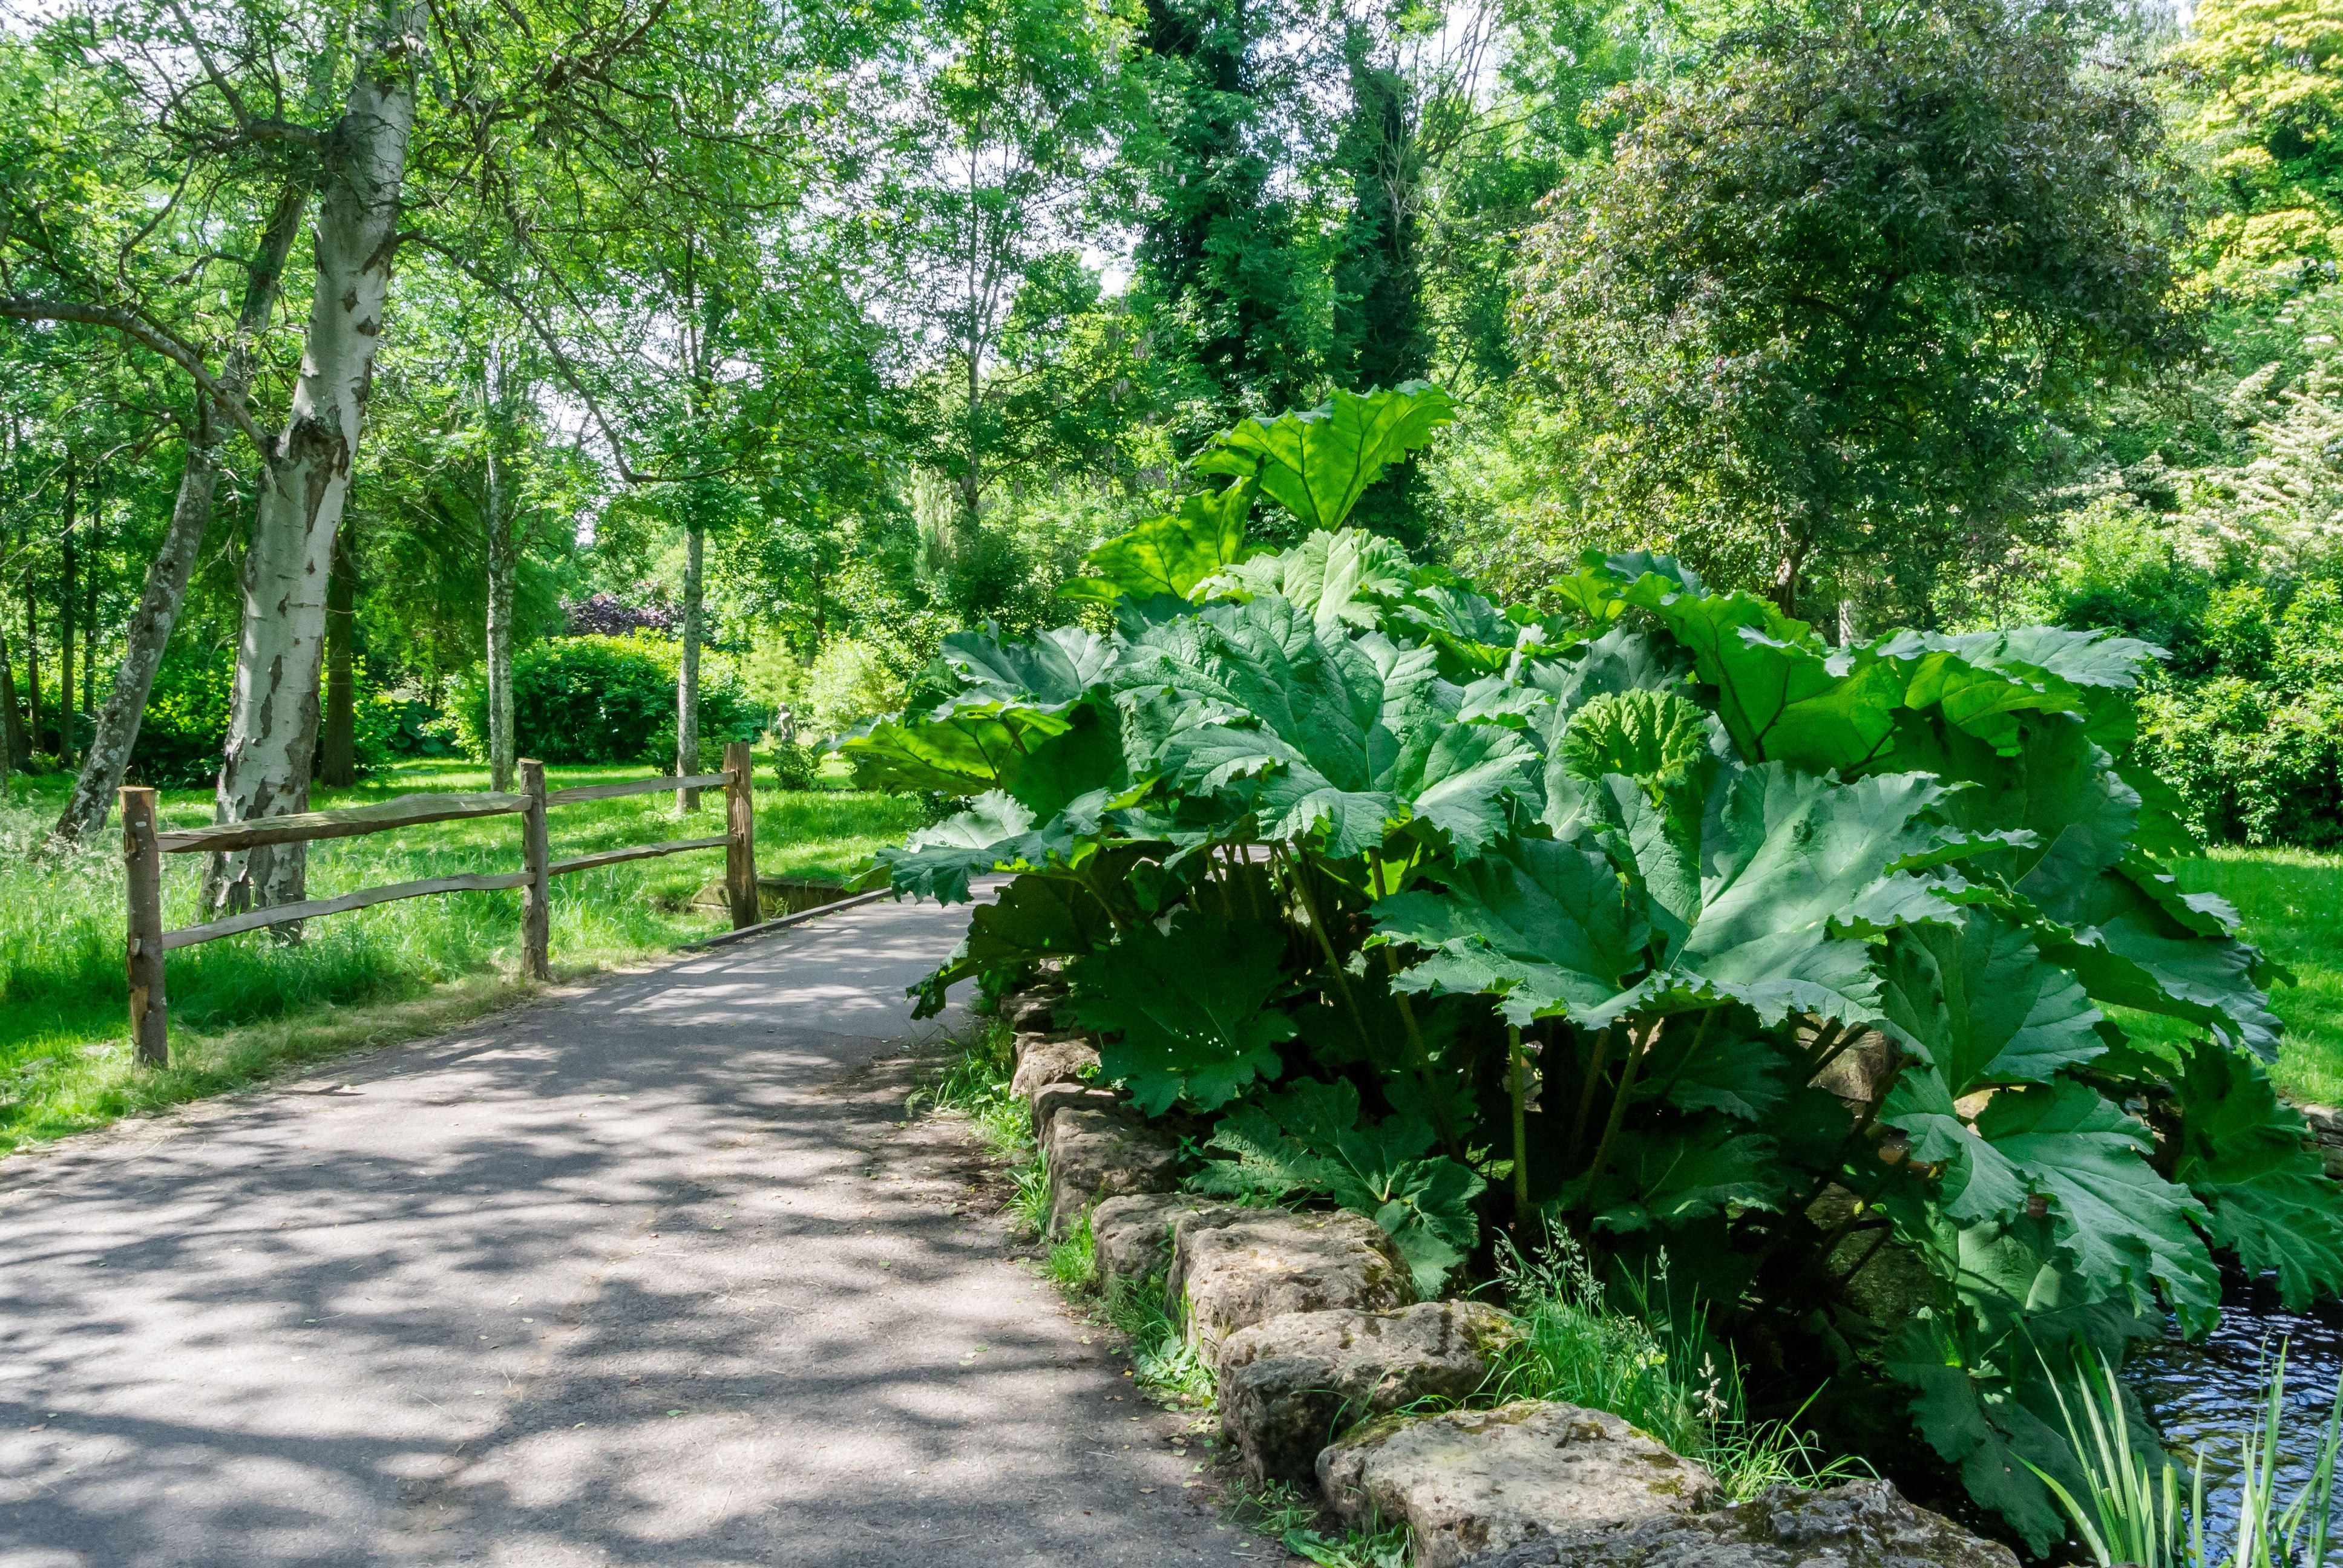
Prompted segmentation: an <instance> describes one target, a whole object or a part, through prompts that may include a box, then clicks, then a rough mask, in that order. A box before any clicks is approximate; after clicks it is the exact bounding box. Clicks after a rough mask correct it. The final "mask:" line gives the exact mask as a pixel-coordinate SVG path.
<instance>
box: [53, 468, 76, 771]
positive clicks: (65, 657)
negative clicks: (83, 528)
mask: <svg viewBox="0 0 2343 1568" xmlns="http://www.w3.org/2000/svg"><path fill="white" fill-rule="evenodd" d="M80 477H81V475H80V471H79V470H78V469H77V468H76V467H75V464H74V459H73V454H72V453H70V452H68V453H66V454H65V528H64V529H63V531H62V532H61V533H60V534H59V535H58V537H57V554H58V556H59V558H60V560H59V566H58V572H57V705H56V706H57V760H58V761H60V762H63V763H65V764H66V765H67V766H68V767H70V766H71V765H72V763H73V749H74V609H75V604H74V598H75V595H76V594H78V593H79V592H80V590H81V583H80V580H79V577H78V568H79V567H80V565H81V561H80V555H81V551H80V549H79V548H78V546H79V543H80V541H79V540H77V539H75V538H74V534H75V530H76V528H78V526H79V524H80V522H81V518H80V516H79V512H78V508H79V505H80V501H81V489H80V485H79V480H80Z"/></svg>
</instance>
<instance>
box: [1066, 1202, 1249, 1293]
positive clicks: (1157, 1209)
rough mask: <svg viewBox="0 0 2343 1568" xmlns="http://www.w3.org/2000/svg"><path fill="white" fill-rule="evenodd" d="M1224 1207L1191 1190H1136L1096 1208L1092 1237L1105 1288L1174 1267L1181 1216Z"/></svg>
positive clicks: (1099, 1277) (1142, 1280) (1092, 1224)
mask: <svg viewBox="0 0 2343 1568" xmlns="http://www.w3.org/2000/svg"><path fill="white" fill-rule="evenodd" d="M1218 1207H1220V1205H1219V1204H1216V1203H1214V1202H1212V1201H1211V1200H1210V1199H1206V1198H1199V1197H1197V1196H1196V1195H1195V1194H1193V1193H1192V1192H1134V1193H1131V1194H1130V1195H1128V1196H1126V1197H1121V1198H1109V1199H1107V1200H1105V1201H1102V1202H1101V1203H1100V1204H1099V1206H1098V1207H1097V1208H1095V1209H1093V1210H1091V1242H1092V1243H1093V1247H1094V1251H1093V1254H1092V1256H1093V1259H1094V1266H1095V1269H1096V1271H1097V1274H1098V1282H1099V1286H1100V1288H1101V1289H1105V1288H1107V1287H1109V1286H1111V1285H1115V1284H1131V1285H1137V1284H1140V1283H1142V1282H1145V1281H1146V1280H1148V1279H1149V1278H1151V1277H1152V1276H1154V1275H1159V1274H1165V1273H1169V1272H1170V1271H1171V1268H1172V1222H1173V1221H1176V1220H1177V1219H1179V1217H1180V1216H1181V1215H1182V1214H1185V1213H1188V1212H1190V1211H1201V1210H1205V1209H1214V1208H1218Z"/></svg>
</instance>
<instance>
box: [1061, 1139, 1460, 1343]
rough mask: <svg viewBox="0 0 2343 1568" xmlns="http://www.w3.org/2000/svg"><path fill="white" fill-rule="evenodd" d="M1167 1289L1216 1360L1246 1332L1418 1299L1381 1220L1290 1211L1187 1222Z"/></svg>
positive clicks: (1208, 1215)
mask: <svg viewBox="0 0 2343 1568" xmlns="http://www.w3.org/2000/svg"><path fill="white" fill-rule="evenodd" d="M1062 1116H1063V1113H1062V1112H1061V1120H1062ZM1166 1289H1167V1292H1168V1294H1169V1295H1170V1297H1171V1299H1172V1301H1174V1302H1179V1303H1180V1306H1181V1313H1182V1318H1183V1319H1184V1321H1185V1322H1186V1323H1187V1327H1188V1338H1189V1339H1190V1340H1191V1341H1192V1342H1194V1343H1195V1344H1196V1345H1197V1346H1198V1347H1199V1348H1201V1349H1202V1350H1203V1351H1205V1352H1207V1353H1208V1354H1211V1353H1214V1352H1216V1351H1217V1347H1218V1346H1219V1344H1220V1342H1222V1340H1224V1339H1226V1338H1228V1337H1229V1335H1231V1334H1232V1333H1234V1332H1237V1331H1238V1330H1239V1329H1244V1328H1251V1327H1252V1325H1253V1324H1255V1323H1258V1322H1265V1321H1267V1320H1268V1319H1271V1318H1274V1317H1279V1316H1282V1314H1284V1313H1286V1312H1324V1311H1326V1310H1328V1309H1330V1308H1338V1307H1349V1308H1354V1309H1357V1310H1360V1311H1363V1312H1382V1311H1385V1310H1387V1309H1390V1308H1393V1307H1403V1306H1406V1305H1407V1304H1408V1303H1409V1302H1411V1301H1413V1300H1414V1299H1415V1289H1414V1286H1413V1283H1412V1282H1411V1281H1410V1277H1409V1274H1408V1271H1407V1268H1406V1266H1405V1265H1404V1264H1403V1263H1402V1262H1401V1261H1400V1257H1399V1252H1398V1251H1397V1250H1396V1249H1395V1248H1393V1246H1392V1242H1391V1238H1390V1237H1389V1236H1386V1235H1384V1234H1383V1227H1381V1226H1380V1225H1377V1224H1376V1223H1375V1222H1374V1221H1373V1220H1370V1219H1368V1218H1367V1217H1366V1216H1364V1215H1363V1214H1353V1213H1348V1212H1344V1213H1339V1214H1295V1213H1291V1212H1289V1211H1286V1210H1283V1209H1238V1208H1232V1207H1222V1208H1215V1209H1209V1210H1199V1211H1196V1212H1194V1213H1189V1214H1182V1215H1181V1216H1180V1218H1179V1221H1178V1222H1177V1223H1176V1224H1175V1225H1174V1226H1173V1227H1172V1272H1171V1277H1170V1279H1169V1280H1168V1282H1166Z"/></svg>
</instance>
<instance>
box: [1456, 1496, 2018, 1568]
mask: <svg viewBox="0 0 2343 1568" xmlns="http://www.w3.org/2000/svg"><path fill="white" fill-rule="evenodd" d="M1470 1568H2017V1558H2016V1553H2012V1552H2011V1551H2010V1550H2009V1548H2008V1547H2006V1546H2004V1545H2002V1544H2001V1543H1999V1542H1997V1541H1986V1540H1983V1539H1981V1538H1980V1537H1978V1536H1975V1535H1972V1534H1970V1533H1968V1532H1967V1531H1966V1530H1964V1529H1962V1528H1961V1527H1960V1526H1959V1525H1957V1524H1956V1523H1953V1522H1952V1521H1951V1520H1949V1519H1946V1517H1945V1516H1944V1515H1942V1514H1940V1513H1929V1512H1928V1511H1927V1510H1926V1509H1925V1508H1919V1507H1916V1506H1914V1505H1913V1504H1912V1503H1906V1501H1905V1500H1904V1499H1903V1498H1901V1497H1898V1496H1897V1495H1896V1488H1895V1487H1894V1486H1892V1485H1890V1484H1889V1483H1886V1482H1885V1481H1855V1482H1849V1483H1847V1484H1845V1485H1844V1486H1834V1487H1832V1488H1831V1489H1830V1490H1829V1491H1827V1492H1800V1491H1799V1490H1798V1489H1797V1488H1795V1487H1792V1486H1777V1487H1775V1488H1774V1489H1773V1490H1772V1491H1771V1492H1768V1493H1765V1495H1764V1496H1763V1497H1760V1498H1758V1499H1756V1500H1755V1502H1751V1503H1742V1504H1740V1505H1738V1506H1737V1507H1732V1508H1720V1509H1717V1510H1716V1511H1715V1512H1714V1513H1690V1514H1670V1515H1664V1516H1662V1517H1659V1518H1655V1519H1645V1520H1641V1521H1638V1522H1637V1523H1633V1524H1629V1525H1626V1526H1625V1527H1624V1528H1622V1529H1618V1530H1610V1531H1601V1530H1585V1531H1574V1532H1571V1533H1566V1534H1562V1535H1554V1536H1547V1537H1542V1538H1540V1539H1538V1540H1534V1541H1529V1542H1524V1543H1522V1544H1521V1545H1518V1546H1513V1547H1509V1548H1507V1549H1506V1550H1504V1551H1502V1552H1494V1553H1485V1554H1483V1555H1482V1556H1478V1557H1474V1558H1473V1559H1471V1561H1470Z"/></svg>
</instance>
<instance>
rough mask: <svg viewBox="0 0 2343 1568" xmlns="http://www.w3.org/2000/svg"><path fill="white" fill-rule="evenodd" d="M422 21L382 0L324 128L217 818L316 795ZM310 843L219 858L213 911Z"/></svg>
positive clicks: (260, 514) (271, 885)
mask: <svg viewBox="0 0 2343 1568" xmlns="http://www.w3.org/2000/svg"><path fill="white" fill-rule="evenodd" d="M423 21H424V12H423V7H422V5H421V4H420V3H419V0H386V4H385V5H384V9H383V11H382V13H381V15H380V18H379V21H378V23H377V34H376V36H375V39H374V42H373V45H372V47H371V49H370V50H369V52H368V53H367V55H366V57H365V58H364V59H362V60H361V61H360V62H359V65H358V68H357V75H355V76H354V78H353V79H352V81H351V83H350V88H349V96H348V99H347V105H346V107H345V109H344V111H343V114H342V117H341V119H340V121H339V122H338V123H337V125H336V126H335V127H334V130H333V132H332V134H331V142H332V145H333V147H334V154H333V158H332V161H331V163H330V165H329V166H328V167H327V171H326V174H325V178H324V194H323V199H322V200H321V201H320V202H319V204H318V209H317V241H316V248H317V286H316V289H315V292H314V293H313V294H312V296H311V297H310V301H309V323H308V327H307V334H306V336H305V337H304V338H303V342H302V355H301V376H300V379H299V380H298V381H297V382H296V383H295V384H294V388H293V406H292V409H291V417H290V418H289V419H288V420H287V425H286V430H285V435H284V437H283V438H282V439H281V440H280V441H279V442H278V444H277V452H276V454H275V456H274V457H271V459H270V460H269V462H268V465H267V467H266V472H265V474H264V476H263V482H262V484H261V487H260V494H259V496H258V498H257V499H256V505H255V507H254V508H253V520H252V544H251V547H250V548H248V549H247V550H246V552H245V558H244V629H243V635H242V637H241V638H240V640H239V642H238V645H237V648H236V695H235V699H234V705H233V708H232V710H231V713H230V716H229V720H228V736H227V754H226V759H225V760H224V761H223V762H222V764H221V766H220V775H219V788H218V792H217V795H216V800H215V804H214V815H215V817H216V819H218V820H220V821H223V822H242V821H248V820H251V819H254V818H258V817H275V816H281V815H284V814H286V813H288V812H294V811H298V810H301V809H304V808H305V807H306V806H307V804H308V798H309V764H310V759H311V756H312V754H313V753H314V751H315V749H316V747H317V717H318V715H317V677H318V674H319V668H320V666H321V664H322V663H323V656H324V653H325V632H326V591H325V590H326V580H327V577H328V575H329V568H331V566H332V564H333V554H334V534H335V532H336V530H337V528H339V527H340V525H341V520H342V505H343V502H344V500H345V499H346V498H347V495H348V492H349V484H350V469H351V465H352V463H353V462H354V460H355V459H356V457H357V447H358V435H359V418H360V416H361V414H362V413H363V412H364V409H365V407H366V397H367V385H368V383H369V381H370V380H371V379H372V377H373V374H374V357H375V348H376V346H377V344H378V343H379V342H380V341H381V332H382V317H383V304H384V300H385V298H386V297H387V294H388V292H389V288H390V262H391V254H392V252H393V251H394V250H395V249H396V248H397V226H398V193H399V186H400V184H401V182H402V181H403V180H404V179H405V178H406V174H407V135H408V133H409V132H410V131H411V130H412V129H413V128H414V124H415V78H416V70H417V65H418V64H419V59H418V56H419V55H420V54H421V50H422V26H423ZM302 851H303V846H302V845H299V844H286V845H264V846H263V847H261V848H259V849H247V850H238V851H235V852H232V853H230V854H227V855H222V856H217V857H215V859H214V860H213V863H212V865H211V867H210V868H209V869H208V871H207V873H206V877H205V882H204V890H205V894H206V903H207V904H208V906H209V907H210V908H211V909H212V910H214V911H219V910H227V909H233V908H239V907H243V906H245V905H246V904H248V903H257V904H262V905H273V904H284V903H292V902H295V901H297V900H299V899H300V898H301V897H302V895H303V890H304V888H305V886H306V875H305V873H306V869H307V857H306V856H305V855H304V854H303V852H302Z"/></svg>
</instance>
